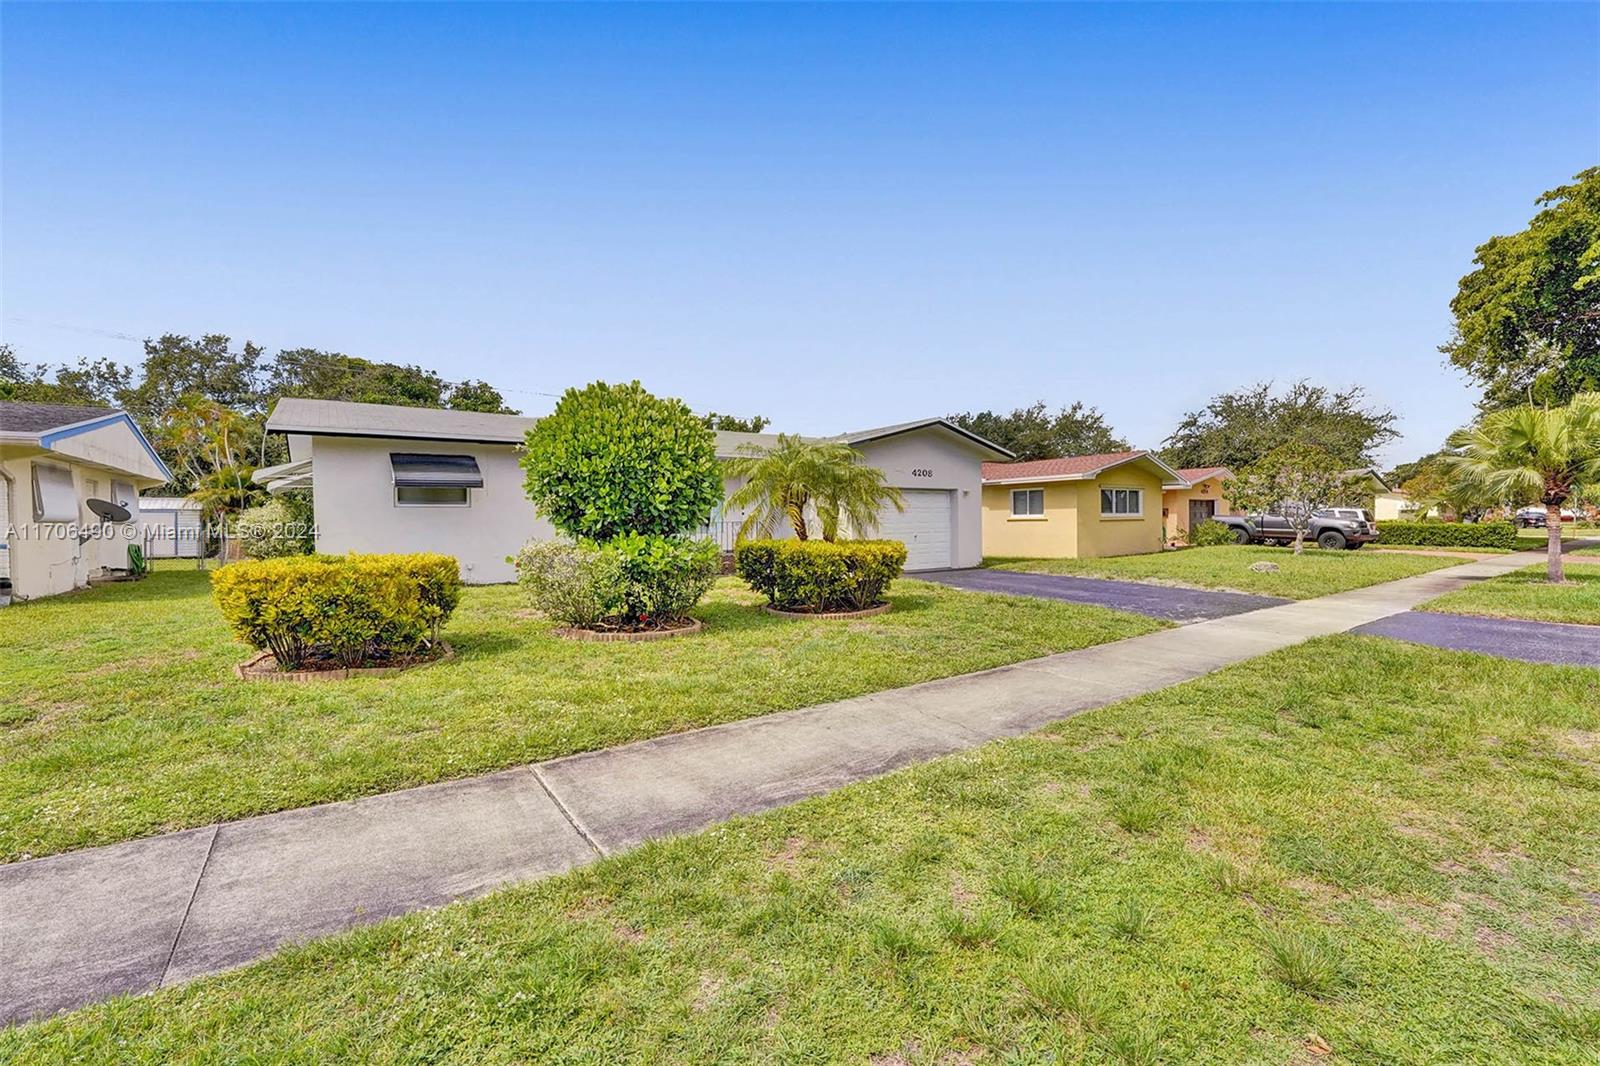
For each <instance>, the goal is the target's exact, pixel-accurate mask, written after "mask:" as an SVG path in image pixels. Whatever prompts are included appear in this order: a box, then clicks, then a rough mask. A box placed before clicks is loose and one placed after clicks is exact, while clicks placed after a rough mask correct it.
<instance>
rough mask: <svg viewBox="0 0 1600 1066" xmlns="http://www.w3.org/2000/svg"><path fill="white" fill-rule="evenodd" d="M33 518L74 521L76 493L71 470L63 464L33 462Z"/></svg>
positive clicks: (76, 505)
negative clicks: (52, 464)
mask: <svg viewBox="0 0 1600 1066" xmlns="http://www.w3.org/2000/svg"><path fill="white" fill-rule="evenodd" d="M33 520H34V521H35V522H76V521H77V520H78V494H77V493H76V492H75V491H73V488H72V471H71V470H69V469H67V468H66V467H64V466H50V465H48V464H46V463H34V464H33Z"/></svg>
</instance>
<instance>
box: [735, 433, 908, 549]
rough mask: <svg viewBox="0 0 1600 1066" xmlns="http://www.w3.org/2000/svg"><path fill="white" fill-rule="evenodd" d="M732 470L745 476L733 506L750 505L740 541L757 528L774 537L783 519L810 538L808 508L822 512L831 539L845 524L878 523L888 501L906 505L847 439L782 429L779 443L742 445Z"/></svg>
mask: <svg viewBox="0 0 1600 1066" xmlns="http://www.w3.org/2000/svg"><path fill="white" fill-rule="evenodd" d="M727 473H728V476H729V477H732V478H739V479H742V480H743V481H744V484H743V485H741V486H740V487H739V488H738V489H737V490H736V491H735V492H734V493H733V495H731V496H729V497H728V505H729V506H730V507H738V508H749V509H750V513H749V514H748V515H746V516H745V519H744V521H743V522H742V523H741V524H740V526H739V539H740V540H744V539H746V538H748V537H749V536H750V534H751V533H752V532H755V533H758V534H759V535H760V536H763V537H770V536H772V535H773V534H774V533H775V532H777V530H778V529H779V527H781V526H782V525H783V524H784V523H788V525H789V528H791V529H792V530H794V535H795V537H796V538H798V539H800V540H809V539H810V538H811V526H810V523H809V521H808V518H807V511H808V510H809V511H811V512H814V513H815V514H816V516H817V524H818V526H819V527H820V532H821V535H822V539H823V540H827V541H832V540H837V539H838V536H839V532H840V530H841V528H843V527H848V528H850V529H852V530H855V531H856V532H858V533H859V532H865V531H868V530H870V529H872V528H873V527H875V526H876V525H877V524H878V510H879V508H881V507H882V506H883V505H884V504H885V503H888V504H893V505H894V506H895V507H896V508H898V509H899V510H902V511H903V510H905V499H904V498H903V497H902V496H901V495H900V490H899V489H896V488H892V487H890V486H888V485H885V484H884V483H883V471H882V470H878V469H876V468H874V467H870V466H867V465H866V461H865V459H864V458H863V457H862V455H861V453H860V452H858V451H856V450H855V449H854V448H852V447H850V446H849V445H848V444H845V443H843V442H842V441H818V440H806V439H805V438H803V437H796V436H792V435H790V434H787V433H780V434H778V442H777V443H776V444H773V445H770V446H764V447H763V446H757V445H748V444H747V445H745V446H744V447H742V448H740V449H739V455H738V457H737V458H734V459H730V460H728V464H727Z"/></svg>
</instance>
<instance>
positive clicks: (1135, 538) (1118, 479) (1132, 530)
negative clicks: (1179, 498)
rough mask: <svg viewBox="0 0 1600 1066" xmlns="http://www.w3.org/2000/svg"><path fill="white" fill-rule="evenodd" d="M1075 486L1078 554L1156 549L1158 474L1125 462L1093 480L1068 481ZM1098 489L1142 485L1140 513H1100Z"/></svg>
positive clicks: (1158, 541) (1135, 552)
mask: <svg viewBox="0 0 1600 1066" xmlns="http://www.w3.org/2000/svg"><path fill="white" fill-rule="evenodd" d="M1068 484H1073V485H1077V486H1078V555H1079V557H1080V558H1084V559H1089V558H1095V557H1098V556H1102V555H1142V554H1144V553H1145V552H1153V551H1160V550H1161V548H1162V545H1163V541H1164V539H1165V538H1164V535H1163V531H1162V527H1161V478H1160V477H1159V476H1158V475H1156V474H1154V473H1151V472H1149V471H1146V470H1145V469H1144V468H1143V467H1140V466H1136V465H1134V464H1131V463H1130V464H1129V465H1127V466H1121V467H1118V468H1116V469H1115V470H1109V471H1107V472H1106V473H1104V474H1102V475H1100V477H1099V478H1097V479H1095V480H1094V481H1077V482H1068ZM1101 489H1142V490H1143V492H1144V498H1143V500H1142V504H1143V508H1144V513H1143V514H1141V515H1139V516H1138V517H1137V518H1135V517H1125V516H1121V515H1118V516H1115V517H1108V516H1103V515H1101V513H1100V490H1101Z"/></svg>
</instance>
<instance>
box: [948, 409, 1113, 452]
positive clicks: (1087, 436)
mask: <svg viewBox="0 0 1600 1066" xmlns="http://www.w3.org/2000/svg"><path fill="white" fill-rule="evenodd" d="M947 417H948V420H949V421H951V422H954V423H955V424H956V425H958V426H960V427H961V428H962V429H964V430H967V431H968V432H970V433H976V434H977V435H978V436H980V437H982V438H983V439H985V440H987V441H991V442H993V443H995V444H998V445H1000V447H1002V448H1005V449H1007V450H1008V451H1012V452H1015V453H1016V455H1017V459H1018V461H1025V460H1029V459H1060V458H1063V457H1065V456H1069V455H1095V454H1098V453H1100V452H1121V451H1126V450H1127V449H1128V442H1127V441H1125V440H1123V439H1122V438H1121V437H1119V436H1117V435H1116V433H1114V432H1113V431H1112V429H1111V427H1110V426H1109V425H1107V424H1106V419H1105V416H1104V415H1102V414H1101V413H1100V411H1099V410H1098V409H1097V408H1094V407H1086V406H1084V405H1083V403H1081V402H1078V403H1074V404H1073V405H1072V406H1071V407H1062V408H1060V409H1059V410H1057V411H1055V412H1054V413H1052V412H1051V411H1050V409H1049V408H1048V407H1047V406H1045V402H1044V401H1043V400H1040V401H1039V402H1037V403H1035V404H1034V405H1033V406H1031V407H1018V408H1016V409H1015V410H1013V411H1011V412H1010V413H1009V414H1003V413H1001V412H998V411H963V412H961V413H960V414H953V415H949V416H947Z"/></svg>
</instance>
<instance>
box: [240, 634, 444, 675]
mask: <svg viewBox="0 0 1600 1066" xmlns="http://www.w3.org/2000/svg"><path fill="white" fill-rule="evenodd" d="M455 657H456V651H455V649H454V648H452V647H451V646H450V645H448V644H446V643H445V642H444V641H442V640H441V641H440V642H439V643H438V645H437V647H436V648H435V649H434V651H433V652H431V653H430V654H427V655H404V656H396V657H395V658H393V659H388V660H385V661H384V662H383V663H381V664H380V665H377V666H357V667H354V668H351V667H347V666H343V665H341V664H340V663H339V662H338V660H335V659H317V660H311V661H309V662H307V663H306V664H305V665H303V666H302V667H301V668H300V669H298V670H282V669H279V667H278V661H277V659H275V658H273V656H272V653H271V652H270V651H264V652H260V653H259V654H256V655H253V656H251V657H250V658H248V659H246V660H245V661H244V662H242V663H239V664H238V665H236V666H235V667H234V668H233V672H234V674H235V675H236V676H237V677H238V678H239V679H240V680H241V681H347V680H349V679H350V678H352V677H392V676H393V675H395V674H399V673H404V672H405V671H407V670H420V669H422V668H423V667H425V666H433V665H434V664H435V663H442V662H445V661H447V660H449V659H454V658H455Z"/></svg>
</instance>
